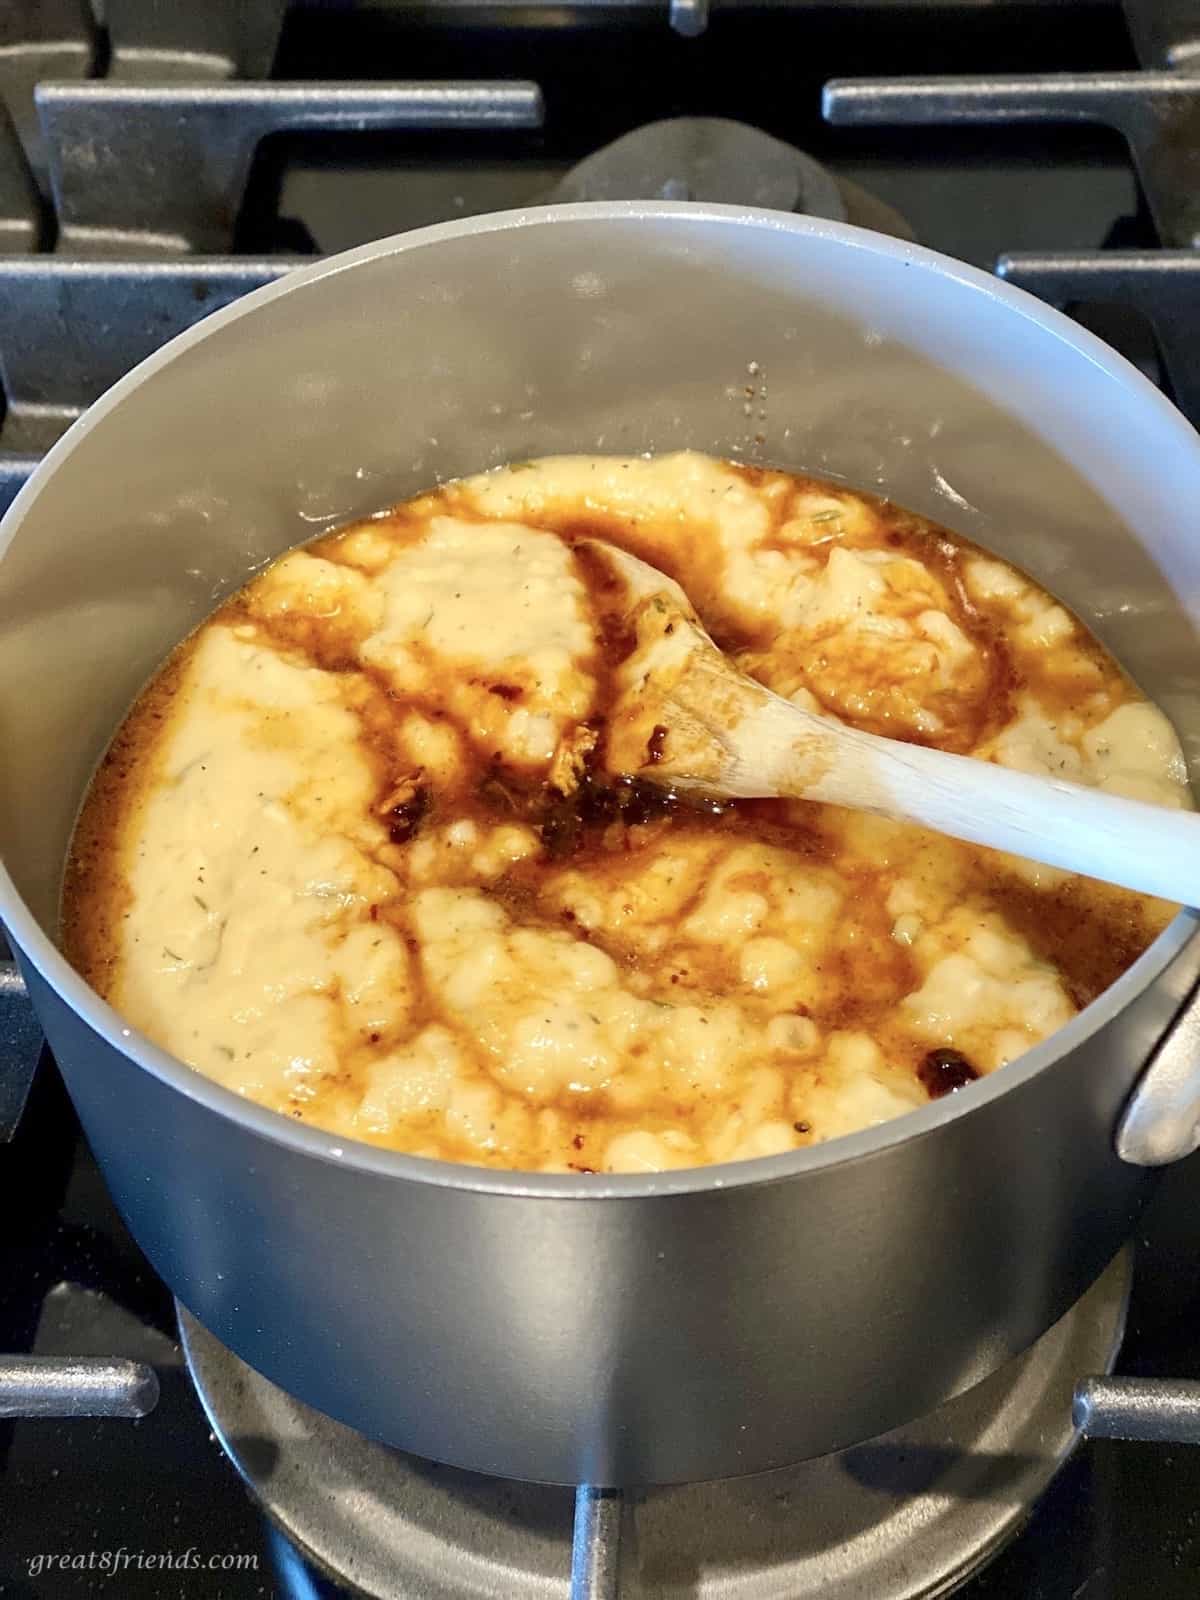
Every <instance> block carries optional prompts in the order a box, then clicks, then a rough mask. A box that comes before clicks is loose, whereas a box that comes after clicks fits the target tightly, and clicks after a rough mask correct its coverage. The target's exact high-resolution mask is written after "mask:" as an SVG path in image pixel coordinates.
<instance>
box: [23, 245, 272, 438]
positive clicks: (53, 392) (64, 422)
mask: <svg viewBox="0 0 1200 1600" xmlns="http://www.w3.org/2000/svg"><path fill="white" fill-rule="evenodd" d="M293 265H295V262H294V261H292V260H289V259H288V258H286V257H275V258H271V259H269V260H253V259H250V258H248V257H224V258H222V257H216V258H211V257H210V258H205V259H194V258H189V259H186V260H183V261H140V262H138V261H131V262H97V261H68V260H64V259H63V258H62V257H61V256H51V257H44V256H37V257H32V258H28V259H22V260H3V259H0V304H4V305H7V306H12V307H16V308H19V314H18V315H14V316H12V317H6V318H5V319H4V321H3V324H2V325H0V381H2V382H3V385H4V395H5V398H6V400H7V402H8V404H7V411H6V415H5V418H4V426H3V430H2V431H0V445H3V446H4V447H5V448H6V449H9V450H14V451H28V452H34V451H41V450H47V449H49V447H50V446H51V445H52V444H53V443H54V441H55V440H56V439H57V438H58V437H59V435H60V434H61V433H62V432H63V431H64V430H65V429H66V428H67V427H68V426H69V425H70V424H71V423H72V422H74V420H75V418H76V417H77V416H79V414H80V412H81V411H83V409H84V408H85V407H86V406H89V405H90V404H91V403H92V401H93V400H95V399H97V398H98V397H99V396H100V395H101V394H103V392H104V391H105V389H107V388H108V387H109V386H110V385H111V384H114V383H115V382H116V381H117V379H118V378H120V377H123V376H124V375H125V373H126V372H128V371H129V369H130V368H131V367H134V366H136V365H137V363H138V362H139V361H142V360H144V358H145V357H146V356H148V355H150V354H152V353H153V351H155V350H157V349H158V347H159V346H160V345H162V344H165V343H166V341H167V340H168V339H172V338H174V336H175V335H176V334H177V333H182V332H183V330H184V329H185V328H190V327H191V326H192V324H193V323H194V322H198V321H199V320H200V319H201V317H206V316H208V315H209V314H210V313H211V312H213V311H217V310H219V309H220V308H221V307H222V306H225V305H228V304H229V303H230V302H231V301H233V300H236V299H238V298H239V296H241V295H243V294H246V293H248V292H249V291H250V290H251V289H257V288H258V287H259V286H260V285H261V284H264V283H274V282H275V280H276V279H277V278H281V277H283V275H284V274H285V273H286V272H287V271H289V269H290V268H291V267H292V266H293Z"/></svg>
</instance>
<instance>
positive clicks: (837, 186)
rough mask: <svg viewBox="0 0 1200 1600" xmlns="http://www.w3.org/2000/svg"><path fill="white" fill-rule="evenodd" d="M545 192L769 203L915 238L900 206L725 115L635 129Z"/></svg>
mask: <svg viewBox="0 0 1200 1600" xmlns="http://www.w3.org/2000/svg"><path fill="white" fill-rule="evenodd" d="M543 198H544V199H545V201H546V202H547V203H548V204H549V203H556V202H558V201H565V200H695V201H700V202H706V203H708V204H716V205H739V206H763V207H766V208H767V209H768V210H771V211H797V212H801V213H802V214H803V215H805V216H809V217H827V218H829V220H830V221H832V222H856V223H859V224H861V225H862V226H864V227H869V228H876V229H878V230H879V231H880V232H883V233H892V234H895V235H896V236H897V237H899V238H904V239H912V238H913V237H914V235H913V231H912V229H911V228H910V227H909V226H908V224H907V223H906V222H905V221H904V219H903V218H902V217H901V216H900V215H899V214H898V213H897V212H895V211H893V210H892V209H891V207H890V206H886V205H884V204H883V202H882V201H880V200H876V199H875V197H874V196H873V195H869V194H867V193H866V191H865V190H863V189H860V188H859V187H858V185H857V184H852V183H850V182H849V181H847V180H845V179H840V178H836V177H835V176H834V175H833V173H832V172H829V171H828V170H827V169H826V168H825V167H823V166H821V164H820V162H818V161H814V160H813V159H812V157H811V156H806V155H805V154H804V153H803V152H802V151H800V150H797V149H795V148H794V147H793V146H792V145H790V144H784V142H783V141H782V140H781V139H775V138H773V137H772V136H771V135H770V134H769V133H764V132H763V131H762V129H761V128H752V127H749V126H748V125H747V124H746V123H744V122H731V121H730V120H729V119H728V118H725V117H673V118H670V119H668V120H667V121H665V122H649V123H647V124H646V125H645V126H644V127H641V128H635V129H634V130H633V131H632V132H631V133H626V134H622V136H621V137H620V138H619V139H614V140H613V142H612V144H606V145H605V146H604V147H603V148H602V149H600V150H596V151H594V152H593V153H592V154H591V155H590V156H585V157H584V159H583V160H582V161H580V162H579V163H578V164H577V165H576V166H574V167H572V168H571V170H570V172H568V173H567V175H566V177H564V178H563V179H562V180H561V181H560V182H559V183H558V184H557V185H556V186H555V187H554V188H553V189H552V190H551V191H550V193H549V194H547V195H545V196H544V197H543Z"/></svg>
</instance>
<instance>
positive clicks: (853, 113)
mask: <svg viewBox="0 0 1200 1600" xmlns="http://www.w3.org/2000/svg"><path fill="white" fill-rule="evenodd" d="M823 110H824V113H825V117H826V119H827V120H828V121H829V122H832V123H835V124H838V125H841V126H854V127H861V126H870V125H884V126H901V125H907V126H919V125H922V124H933V125H935V126H939V127H955V126H973V125H975V124H979V123H984V124H1010V123H1015V122H1097V123H1103V124H1104V125H1106V126H1108V127H1110V128H1115V129H1116V130H1117V131H1118V132H1119V133H1121V134H1123V135H1124V137H1125V140H1126V142H1127V143H1128V145H1129V149H1130V153H1131V154H1132V156H1133V160H1134V164H1135V165H1136V167H1137V169H1138V176H1139V177H1140V179H1141V183H1142V188H1143V190H1144V191H1145V195H1146V201H1147V204H1148V205H1149V207H1150V210H1151V213H1152V214H1153V216H1154V221H1155V224H1156V226H1157V228H1158V232H1159V236H1160V238H1161V240H1162V242H1163V244H1164V245H1167V246H1184V247H1187V248H1190V247H1191V246H1192V245H1194V244H1195V243H1197V241H1198V240H1200V74H1198V73H1193V72H1189V71H1185V70H1179V71H1173V72H1109V73H1089V72H1081V73H1054V74H1047V75H1046V76H1043V77H1037V76H1033V75H1029V76H1019V77H1003V78H1002V77H996V78H988V77H964V78H844V79H834V80H833V81H832V82H830V83H828V84H826V86H825V91H824V97H823Z"/></svg>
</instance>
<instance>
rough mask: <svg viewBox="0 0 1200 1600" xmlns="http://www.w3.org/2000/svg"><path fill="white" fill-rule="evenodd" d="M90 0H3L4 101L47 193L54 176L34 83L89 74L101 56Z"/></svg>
mask: <svg viewBox="0 0 1200 1600" xmlns="http://www.w3.org/2000/svg"><path fill="white" fill-rule="evenodd" d="M95 51H96V38H95V25H94V23H93V21H92V12H91V8H90V6H89V5H88V0H3V4H0V102H3V104H4V105H5V106H7V108H8V112H9V115H10V116H11V118H12V120H13V123H14V124H15V126H16V130H17V133H18V135H19V137H20V140H21V144H22V146H23V147H24V150H25V159H26V161H27V162H28V163H29V167H30V170H31V171H32V172H33V174H34V176H35V177H36V179H37V181H38V184H39V186H40V188H41V189H42V191H43V193H49V177H48V172H47V167H46V153H45V147H44V145H43V142H42V133H41V128H40V127H39V125H38V118H37V113H36V111H35V110H34V103H33V91H34V85H35V84H38V83H41V82H43V81H44V80H45V79H47V78H58V79H69V78H86V77H87V76H88V74H89V73H90V72H91V70H92V65H93V62H94V60H95Z"/></svg>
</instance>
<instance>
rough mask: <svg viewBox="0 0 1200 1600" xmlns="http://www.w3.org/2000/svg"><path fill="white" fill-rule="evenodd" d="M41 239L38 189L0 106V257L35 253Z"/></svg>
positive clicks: (17, 140) (6, 114)
mask: <svg viewBox="0 0 1200 1600" xmlns="http://www.w3.org/2000/svg"><path fill="white" fill-rule="evenodd" d="M40 235H41V221H40V216H39V200H38V192H37V186H36V184H35V183H34V181H33V174H32V173H31V172H30V170H29V166H28V163H27V162H26V160H25V156H24V154H23V152H22V150H21V143H20V140H19V139H18V138H17V133H16V129H15V128H14V127H13V126H12V123H11V121H10V119H9V116H8V113H7V111H6V110H5V108H4V105H3V104H2V103H0V253H2V254H4V255H23V254H24V253H25V252H26V251H28V250H36V249H37V247H38V241H39V238H40Z"/></svg>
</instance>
